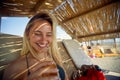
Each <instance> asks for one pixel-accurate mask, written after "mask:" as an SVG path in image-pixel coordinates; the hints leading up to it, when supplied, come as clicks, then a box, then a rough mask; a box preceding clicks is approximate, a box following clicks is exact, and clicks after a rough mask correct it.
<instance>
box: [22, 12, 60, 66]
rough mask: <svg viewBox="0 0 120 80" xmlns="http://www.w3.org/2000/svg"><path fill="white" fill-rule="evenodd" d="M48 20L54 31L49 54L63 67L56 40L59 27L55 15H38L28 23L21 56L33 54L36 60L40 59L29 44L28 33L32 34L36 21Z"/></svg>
mask: <svg viewBox="0 0 120 80" xmlns="http://www.w3.org/2000/svg"><path fill="white" fill-rule="evenodd" d="M39 19H41V20H47V21H48V22H49V23H50V24H51V25H52V29H53V41H52V43H51V46H50V47H49V53H50V54H51V55H52V57H53V59H54V60H55V62H56V63H57V64H59V65H61V66H62V62H61V58H60V54H59V51H58V45H57V40H56V26H57V20H56V19H55V17H54V15H53V14H48V13H38V14H37V15H35V16H33V17H32V18H31V20H30V21H29V22H28V24H27V26H26V29H25V32H24V38H23V47H22V51H21V55H26V54H27V53H29V52H30V53H31V54H32V56H33V57H34V58H36V59H38V56H37V54H36V52H35V50H34V49H33V48H32V47H31V45H30V43H29V38H28V33H29V32H30V29H31V27H33V26H34V25H35V22H36V20H39Z"/></svg>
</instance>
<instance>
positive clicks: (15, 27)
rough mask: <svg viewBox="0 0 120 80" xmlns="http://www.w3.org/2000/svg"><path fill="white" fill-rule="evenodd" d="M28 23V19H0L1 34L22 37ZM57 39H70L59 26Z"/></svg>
mask: <svg viewBox="0 0 120 80" xmlns="http://www.w3.org/2000/svg"><path fill="white" fill-rule="evenodd" d="M28 21H29V18H28V17H2V20H1V33H6V34H12V35H17V36H23V33H24V30H25V27H26V25H27V23H28ZM57 38H61V39H71V37H70V36H69V35H68V34H67V33H66V32H65V31H64V30H63V29H62V28H61V27H60V26H57Z"/></svg>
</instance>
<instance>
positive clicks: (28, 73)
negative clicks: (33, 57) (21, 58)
mask: <svg viewBox="0 0 120 80" xmlns="http://www.w3.org/2000/svg"><path fill="white" fill-rule="evenodd" d="M26 63H27V69H28V72H27V75H28V76H29V75H30V70H29V62H28V58H27V55H26Z"/></svg>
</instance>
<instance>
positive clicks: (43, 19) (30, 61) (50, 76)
mask: <svg viewBox="0 0 120 80" xmlns="http://www.w3.org/2000/svg"><path fill="white" fill-rule="evenodd" d="M55 21H56V20H55V18H54V17H53V16H52V15H51V14H47V13H39V14H36V15H35V16H34V17H32V18H31V19H30V21H29V22H28V24H27V27H26V29H25V32H24V37H23V47H22V51H21V56H20V57H19V58H18V59H17V60H15V61H13V62H12V63H10V64H9V65H8V67H7V68H6V70H5V72H4V76H3V80H67V78H66V75H65V71H64V69H63V67H62V64H61V58H60V56H59V53H58V48H57V42H56V28H55V27H56V22H55Z"/></svg>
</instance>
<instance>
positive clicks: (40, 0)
mask: <svg viewBox="0 0 120 80" xmlns="http://www.w3.org/2000/svg"><path fill="white" fill-rule="evenodd" d="M45 1H46V0H38V2H37V3H36V5H35V6H34V7H33V8H32V9H31V11H30V12H37V11H38V9H39V8H40V6H41V5H42V4H43V3H44V2H45Z"/></svg>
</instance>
